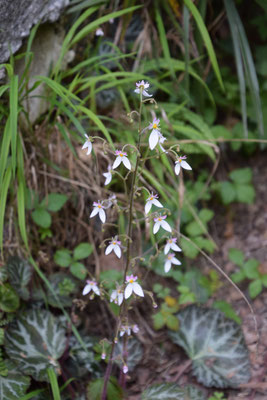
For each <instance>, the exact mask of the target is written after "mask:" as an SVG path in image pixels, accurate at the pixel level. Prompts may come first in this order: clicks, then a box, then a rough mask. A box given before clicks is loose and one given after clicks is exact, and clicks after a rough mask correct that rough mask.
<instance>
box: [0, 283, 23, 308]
mask: <svg viewBox="0 0 267 400" xmlns="http://www.w3.org/2000/svg"><path fill="white" fill-rule="evenodd" d="M18 308H19V296H18V295H17V293H16V292H15V290H14V289H13V288H12V286H11V285H10V284H9V283H5V284H3V285H0V310H2V311H5V312H14V311H16V310H17V309H18Z"/></svg>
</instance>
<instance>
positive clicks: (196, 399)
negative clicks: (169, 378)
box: [141, 383, 206, 400]
mask: <svg viewBox="0 0 267 400" xmlns="http://www.w3.org/2000/svg"><path fill="white" fill-rule="evenodd" d="M205 398H206V397H205V396H204V393H203V392H202V391H201V390H200V389H198V388H196V387H194V386H191V385H189V386H186V387H183V388H181V387H180V386H178V385H177V384H176V383H157V384H155V385H152V386H150V387H148V388H147V389H146V390H145V391H144V392H143V393H142V396H141V400H187V399H188V400H189V399H190V400H205Z"/></svg>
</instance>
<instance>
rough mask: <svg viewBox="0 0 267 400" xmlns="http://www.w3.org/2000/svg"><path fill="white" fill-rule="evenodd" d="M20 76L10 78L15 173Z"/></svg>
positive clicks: (12, 152) (14, 169)
mask: <svg viewBox="0 0 267 400" xmlns="http://www.w3.org/2000/svg"><path fill="white" fill-rule="evenodd" d="M18 82H19V80H18V76H17V75H12V76H11V78H10V97H9V107H10V135H11V163H12V170H13V175H15V172H16V153H17V129H18Z"/></svg>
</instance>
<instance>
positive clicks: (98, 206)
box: [90, 200, 106, 224]
mask: <svg viewBox="0 0 267 400" xmlns="http://www.w3.org/2000/svg"><path fill="white" fill-rule="evenodd" d="M93 206H94V208H93V211H92V212H91V214H90V218H93V217H95V216H96V215H97V214H98V215H99V218H100V219H101V221H102V222H103V224H104V223H105V222H106V213H105V211H104V208H103V202H102V201H99V200H98V202H96V201H94V202H93Z"/></svg>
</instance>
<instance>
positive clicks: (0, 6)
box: [0, 0, 69, 63]
mask: <svg viewBox="0 0 267 400" xmlns="http://www.w3.org/2000/svg"><path fill="white" fill-rule="evenodd" d="M68 4H69V0H0V63H2V62H4V61H6V60H7V59H8V58H9V56H10V51H11V52H12V53H15V52H16V51H17V50H18V49H19V48H20V46H21V43H22V40H23V38H25V37H26V36H28V35H29V33H30V30H31V28H32V26H34V25H35V24H37V23H38V22H39V21H41V22H46V21H49V22H54V21H56V20H57V19H58V17H59V15H60V13H61V11H62V10H63V8H65V7H66V6H67V5H68Z"/></svg>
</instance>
